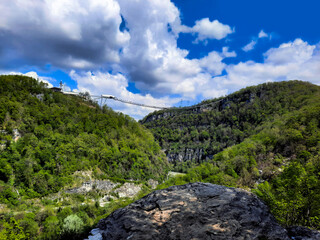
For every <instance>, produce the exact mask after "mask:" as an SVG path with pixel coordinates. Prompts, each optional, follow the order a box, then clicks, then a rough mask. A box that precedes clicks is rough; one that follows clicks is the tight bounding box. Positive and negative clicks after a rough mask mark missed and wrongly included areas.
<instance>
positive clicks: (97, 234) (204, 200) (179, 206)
mask: <svg viewBox="0 0 320 240" xmlns="http://www.w3.org/2000/svg"><path fill="white" fill-rule="evenodd" d="M92 233H93V234H94V236H90V237H89V239H108V240H112V239H224V240H225V239H233V240H236V239H261V240H262V239H270V240H271V239H272V240H276V239H278V240H282V239H283V240H284V239H305V240H306V239H320V234H319V233H318V232H316V231H311V230H309V229H305V228H301V227H300V228H299V227H296V228H290V229H288V230H286V229H285V228H283V227H281V226H280V225H279V224H278V223H277V222H276V221H275V219H274V217H273V216H272V215H271V214H270V212H269V210H268V208H267V206H266V205H265V204H264V203H263V202H262V201H261V200H259V199H258V198H257V197H256V196H255V195H253V194H252V193H250V192H247V191H245V190H241V189H235V188H228V187H223V186H219V185H214V184H208V183H191V184H186V185H181V186H173V187H169V188H167V189H164V190H158V191H155V192H153V193H151V194H149V195H147V196H145V197H144V198H142V199H140V200H138V201H136V202H134V203H132V204H130V205H129V206H127V207H125V208H122V209H119V210H117V211H115V212H113V213H112V214H111V215H109V216H108V217H107V218H106V219H102V220H100V222H99V224H98V229H94V230H93V231H92Z"/></svg>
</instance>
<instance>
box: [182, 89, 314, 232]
mask: <svg viewBox="0 0 320 240" xmlns="http://www.w3.org/2000/svg"><path fill="white" fill-rule="evenodd" d="M319 96H320V95H319V94H318V95H317V96H316V97H315V98H310V99H309V100H310V101H309V104H307V105H305V106H302V107H301V108H300V109H298V110H295V111H292V112H290V113H286V114H284V115H283V116H281V117H277V119H275V120H273V121H270V122H265V123H264V124H263V125H261V126H260V128H261V129H260V132H259V133H258V134H256V135H252V136H251V137H249V138H247V139H245V140H244V141H243V142H241V143H240V144H237V145H234V146H232V147H229V148H226V149H225V150H224V151H222V152H220V153H218V154H216V155H215V156H214V157H213V159H212V160H211V161H209V162H207V163H202V164H200V165H199V166H197V167H194V168H192V169H190V170H189V171H188V173H187V175H186V176H185V177H184V180H185V181H186V182H189V181H190V182H192V181H204V182H211V183H218V184H222V185H226V186H238V187H243V188H251V189H252V188H253V191H254V192H255V193H256V194H257V195H258V196H259V197H260V198H262V199H263V200H264V201H265V202H266V203H267V204H268V205H269V207H270V209H271V211H272V213H273V214H274V215H275V216H276V218H277V219H278V220H279V221H280V222H281V223H282V224H284V225H303V226H308V227H312V228H317V229H320V221H319V216H320V187H319V186H320V102H319V101H318V99H319V98H318V97H319ZM259 182H263V183H261V184H258V183H259Z"/></svg>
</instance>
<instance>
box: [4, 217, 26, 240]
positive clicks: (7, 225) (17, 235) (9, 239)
mask: <svg viewBox="0 0 320 240" xmlns="http://www.w3.org/2000/svg"><path fill="white" fill-rule="evenodd" d="M19 223H20V221H17V220H16V219H15V218H13V217H12V218H10V221H9V222H4V223H3V225H2V229H1V230H0V239H2V240H24V239H27V238H28V235H27V234H26V233H25V232H24V231H23V228H22V227H21V226H20V225H19Z"/></svg>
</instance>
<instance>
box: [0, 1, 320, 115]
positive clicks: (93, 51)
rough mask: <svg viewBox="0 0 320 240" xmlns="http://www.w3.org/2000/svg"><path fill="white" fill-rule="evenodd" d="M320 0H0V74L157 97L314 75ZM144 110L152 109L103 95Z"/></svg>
mask: <svg viewBox="0 0 320 240" xmlns="http://www.w3.org/2000/svg"><path fill="white" fill-rule="evenodd" d="M319 9H320V1H318V0H306V1H297V0H290V1H289V0H281V1H278V0H277V1H275V0H259V1H257V0H243V1H239V0H68V1H66V0H10V1H8V0H0V13H1V14H0V74H23V75H27V76H32V77H34V78H37V79H39V80H40V81H44V82H47V83H48V84H49V86H59V82H60V81H62V82H63V83H64V84H65V90H69V91H76V92H86V91H88V92H89V93H90V94H92V95H101V94H108V95H114V96H115V97H117V98H120V99H124V100H129V101H133V102H137V103H142V104H147V105H154V106H160V107H172V106H177V107H179V106H188V105H192V104H195V103H199V102H201V101H202V100H205V99H211V98H216V97H220V96H225V95H228V94H230V93H232V92H235V91H237V90H239V89H241V88H244V87H246V86H252V85H257V84H261V83H265V82H275V81H285V80H296V79H297V80H303V81H309V82H311V83H314V84H317V85H320V30H319V23H320V14H319V13H318V11H319ZM104 103H106V104H107V105H108V106H110V107H111V108H113V109H114V110H115V111H120V112H123V113H125V114H128V115H130V116H132V117H133V118H135V119H137V120H138V119H142V118H143V117H144V116H146V115H147V114H148V113H150V112H153V111H154V109H150V108H143V107H139V106H134V105H128V104H123V103H120V102H115V101H113V100H106V101H104Z"/></svg>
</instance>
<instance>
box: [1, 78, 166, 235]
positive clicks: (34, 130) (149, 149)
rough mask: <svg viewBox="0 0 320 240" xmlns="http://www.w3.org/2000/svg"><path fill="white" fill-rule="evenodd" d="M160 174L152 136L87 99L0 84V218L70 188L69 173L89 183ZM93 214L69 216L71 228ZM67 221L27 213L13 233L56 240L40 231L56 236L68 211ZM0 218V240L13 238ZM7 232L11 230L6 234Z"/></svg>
mask: <svg viewBox="0 0 320 240" xmlns="http://www.w3.org/2000/svg"><path fill="white" fill-rule="evenodd" d="M168 167H169V165H168V162H167V160H166V158H165V155H164V154H163V153H162V152H161V149H160V147H159V145H158V144H157V143H156V142H155V141H154V137H153V135H152V134H151V133H150V132H149V131H148V130H147V129H145V128H144V127H143V126H141V125H140V124H138V123H137V122H136V121H135V120H134V119H132V118H130V117H129V116H126V115H123V114H122V113H116V112H114V111H113V110H111V109H110V108H108V107H106V106H103V107H100V106H99V105H98V104H97V103H95V102H94V101H92V100H91V99H90V97H89V96H88V94H82V96H70V95H63V94H62V93H60V92H54V91H52V90H51V89H48V88H47V87H46V84H45V83H42V82H39V81H37V80H36V79H33V78H29V77H24V76H0V210H1V206H7V207H9V208H12V209H14V208H17V209H18V210H26V208H27V207H28V206H29V205H30V201H28V199H43V197H45V196H47V195H48V194H52V193H57V192H58V191H60V190H62V189H64V188H65V187H66V186H70V185H71V184H72V182H73V181H74V179H73V173H74V172H76V171H88V170H90V171H92V172H93V177H94V178H95V179H117V180H122V179H123V180H124V181H125V180H126V179H130V180H136V181H144V180H148V179H150V178H152V179H156V180H161V179H163V178H164V176H166V172H167V171H168ZM79 198H80V199H81V196H79ZM28 204H29V205H28ZM31 204H32V203H31ZM23 206H24V207H23ZM29 207H30V209H32V206H29ZM96 207H97V208H95V207H94V206H90V207H89V208H88V206H87V208H88V209H86V211H80V210H79V208H78V209H76V210H75V211H76V212H79V211H80V212H82V215H83V216H82V220H81V219H79V218H80V217H81V216H77V215H74V216H73V219H72V217H71V220H72V221H78V222H80V221H81V222H86V221H87V220H88V215H87V214H89V215H90V214H91V218H92V219H95V217H94V216H98V215H102V213H98V214H93V213H92V212H96V211H98V212H99V211H100V210H99V208H98V206H96ZM82 208H85V207H83V206H82ZM91 208H93V209H91ZM66 209H68V208H66ZM97 209H98V210H97ZM60 210H61V209H60ZM60 210H59V211H60ZM69 210H70V209H69ZM48 211H49V210H48ZM63 211H67V210H65V209H64V210H63ZM67 213H68V214H67ZM67 213H65V215H66V216H65V215H63V214H62V215H63V216H64V218H62V217H61V218H60V217H59V216H62V215H61V214H60V213H58V212H57V211H56V210H54V211H53V210H50V211H49V213H46V211H45V212H42V213H40V212H38V215H37V214H31V213H30V214H27V215H23V216H20V218H21V222H22V223H23V222H24V223H26V222H27V223H28V224H27V225H26V224H25V225H23V224H22V225H23V226H22V225H21V224H20V225H21V228H23V229H24V230H25V231H27V232H28V229H29V228H32V227H34V228H37V227H36V226H38V228H37V229H38V230H34V231H35V232H37V233H32V234H31V235H33V237H34V236H38V232H39V231H40V230H39V229H43V232H42V236H44V235H45V234H49V235H50V234H51V235H52V238H53V239H57V238H58V237H57V236H58V235H57V234H53V233H52V232H51V233H46V227H45V226H46V224H48V226H47V227H48V228H50V227H51V228H53V230H50V229H49V230H48V231H49V232H50V231H56V232H59V231H58V230H57V228H54V227H53V226H54V225H55V224H56V225H57V227H58V226H59V228H61V229H62V225H63V223H64V222H63V221H65V217H67V216H68V215H70V216H71V215H72V211H71V212H70V211H69V212H67ZM39 214H40V215H41V216H40V215H39ZM59 214H60V215H59ZM78 215H79V214H78ZM80 215H81V214H80ZM2 217H3V218H4V219H3V221H4V223H3V224H2V227H4V228H3V229H2V230H3V231H1V227H0V238H1V239H5V238H4V236H7V237H8V236H9V235H10V234H13V235H17V231H18V232H19V228H14V227H13V226H14V225H15V224H16V225H17V221H18V220H17V219H15V218H12V219H11V220H10V215H7V216H6V217H4V216H3V215H2ZM11 217H12V216H11ZM35 218H38V219H37V220H35ZM91 218H90V219H91ZM75 219H76V220H75ZM30 222H31V223H30ZM30 224H31V225H30ZM52 224H53V225H52ZM66 224H67V223H66ZM91 224H93V222H91ZM18 225H19V224H18ZM20 225H19V226H20ZM89 225H90V224H89ZM0 226H1V224H0ZM39 226H41V227H40V228H39ZM90 226H91V225H90ZM10 227H11V228H14V229H15V230H14V231H13V230H12V229H11V230H12V231H11V232H10ZM61 231H62V230H61ZM61 231H60V233H61ZM22 232H23V231H22ZM27 232H24V233H25V234H26V233H27ZM1 233H2V235H3V236H1ZM67 233H72V231H68V232H67ZM67 233H66V234H67ZM66 234H65V235H66ZM29 235H30V234H29ZM60 235H61V234H60ZM45 238H46V239H48V238H47V237H45ZM8 239H11V238H10V237H8ZM17 239H18V238H17ZM21 239H23V238H21Z"/></svg>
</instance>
